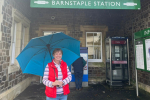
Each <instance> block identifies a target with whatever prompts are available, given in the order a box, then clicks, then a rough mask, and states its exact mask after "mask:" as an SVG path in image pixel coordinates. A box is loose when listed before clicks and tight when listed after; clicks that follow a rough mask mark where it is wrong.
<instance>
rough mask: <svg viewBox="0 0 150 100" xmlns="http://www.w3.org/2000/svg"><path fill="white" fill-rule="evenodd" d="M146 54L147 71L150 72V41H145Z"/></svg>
mask: <svg viewBox="0 0 150 100" xmlns="http://www.w3.org/2000/svg"><path fill="white" fill-rule="evenodd" d="M145 52H146V64H147V70H148V71H150V39H145Z"/></svg>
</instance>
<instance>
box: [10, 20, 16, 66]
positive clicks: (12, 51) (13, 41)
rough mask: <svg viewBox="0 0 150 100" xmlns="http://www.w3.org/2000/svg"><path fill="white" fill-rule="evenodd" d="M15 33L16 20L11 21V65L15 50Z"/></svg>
mask: <svg viewBox="0 0 150 100" xmlns="http://www.w3.org/2000/svg"><path fill="white" fill-rule="evenodd" d="M16 33H17V22H16V21H14V22H13V33H12V37H13V38H12V44H11V45H12V49H11V59H10V60H11V65H14V64H15V51H16Z"/></svg>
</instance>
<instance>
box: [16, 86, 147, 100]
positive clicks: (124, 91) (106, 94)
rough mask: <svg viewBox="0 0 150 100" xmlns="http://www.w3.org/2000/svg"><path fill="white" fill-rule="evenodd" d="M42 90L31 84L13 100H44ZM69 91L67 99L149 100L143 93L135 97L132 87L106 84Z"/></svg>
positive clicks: (42, 88) (40, 87)
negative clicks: (111, 86)
mask: <svg viewBox="0 0 150 100" xmlns="http://www.w3.org/2000/svg"><path fill="white" fill-rule="evenodd" d="M44 91H45V86H44V85H43V84H31V85H30V86H29V87H28V88H27V89H25V90H24V91H23V92H22V93H21V94H20V95H18V96H17V97H16V98H15V99H14V100H46V97H45V93H44ZM70 91H71V93H70V94H69V95H68V100H150V98H149V97H147V96H145V95H141V96H140V97H137V96H136V92H135V89H134V88H124V87H119V88H118V87H115V88H114V87H113V88H110V87H109V86H107V85H106V84H96V85H89V87H87V88H83V89H82V90H81V91H76V90H75V88H70Z"/></svg>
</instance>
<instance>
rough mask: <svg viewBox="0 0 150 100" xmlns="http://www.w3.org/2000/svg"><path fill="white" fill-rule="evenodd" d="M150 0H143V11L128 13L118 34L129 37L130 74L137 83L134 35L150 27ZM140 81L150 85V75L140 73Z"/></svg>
mask: <svg viewBox="0 0 150 100" xmlns="http://www.w3.org/2000/svg"><path fill="white" fill-rule="evenodd" d="M149 5H150V0H141V10H136V11H135V10H132V11H126V12H125V16H124V17H123V20H122V24H121V26H122V27H121V29H120V30H119V31H118V34H119V35H121V34H120V33H123V34H122V35H123V36H127V37H129V46H130V73H131V78H132V80H134V81H135V62H134V59H135V58H134V48H133V47H134V45H133V44H134V38H133V34H134V33H135V32H138V31H140V30H144V29H146V28H149V27H150V13H149V12H150V6H149ZM138 81H139V82H141V83H143V84H145V85H150V73H149V72H145V71H140V70H139V71H138Z"/></svg>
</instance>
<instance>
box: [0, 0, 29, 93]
mask: <svg viewBox="0 0 150 100" xmlns="http://www.w3.org/2000/svg"><path fill="white" fill-rule="evenodd" d="M25 1H27V0H15V1H14V0H4V4H3V5H2V7H1V8H2V12H0V13H2V16H3V18H2V23H0V27H1V30H0V31H1V32H2V39H0V40H1V41H0V94H1V93H2V92H4V91H6V90H8V89H10V88H12V87H13V86H15V85H17V84H18V83H19V82H21V81H23V80H24V79H26V78H27V77H28V75H25V74H22V71H21V69H20V70H18V71H16V72H13V73H10V74H8V66H9V63H10V56H9V53H10V52H11V51H9V50H10V45H11V27H12V20H13V18H12V8H13V7H15V8H16V9H18V10H20V11H21V12H22V13H23V14H24V15H26V16H27V17H28V18H30V10H29V7H28V6H29V5H27V3H28V4H29V2H27V3H26V2H25ZM28 1H29V0H28ZM24 3H25V4H24ZM1 8H0V9H1ZM0 11H1V10H0Z"/></svg>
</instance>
